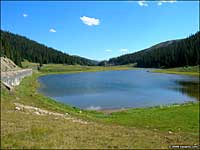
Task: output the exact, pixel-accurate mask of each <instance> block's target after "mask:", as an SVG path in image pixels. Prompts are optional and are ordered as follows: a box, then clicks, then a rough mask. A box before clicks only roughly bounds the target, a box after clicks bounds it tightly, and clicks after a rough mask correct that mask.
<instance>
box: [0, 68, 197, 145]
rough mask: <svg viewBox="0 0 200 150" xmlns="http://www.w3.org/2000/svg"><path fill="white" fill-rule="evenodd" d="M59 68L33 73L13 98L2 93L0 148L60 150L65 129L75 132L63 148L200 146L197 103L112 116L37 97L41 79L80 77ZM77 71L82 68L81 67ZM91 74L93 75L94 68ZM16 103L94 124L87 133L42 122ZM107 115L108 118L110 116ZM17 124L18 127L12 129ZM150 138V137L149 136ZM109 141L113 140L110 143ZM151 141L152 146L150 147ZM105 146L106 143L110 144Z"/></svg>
mask: <svg viewBox="0 0 200 150" xmlns="http://www.w3.org/2000/svg"><path fill="white" fill-rule="evenodd" d="M55 66H56V65H55ZM55 66H53V67H52V66H51V68H52V69H54V71H55V69H58V68H59V67H57V68H56V67H55ZM44 69H45V68H44ZM59 69H60V70H59V71H57V72H56V71H55V72H54V71H53V70H51V71H49V70H50V68H49V69H47V70H48V71H47V70H46V71H44V70H41V72H40V73H34V74H33V75H32V76H31V77H27V78H25V79H23V81H22V83H21V84H20V85H19V86H18V87H17V88H16V89H15V91H14V92H13V93H10V92H9V91H7V90H6V89H1V93H2V95H1V98H2V99H1V104H2V106H4V107H3V108H2V110H1V113H2V119H3V120H2V121H3V124H2V127H3V128H4V131H3V133H2V136H3V137H4V138H3V140H2V147H4V148H5V147H7V146H11V147H18V148H21V147H24V148H31V147H32V148H33V147H34V146H35V147H36V148H37V147H42V146H43V147H49V148H50V147H52V146H51V145H52V143H53V144H54V145H55V146H54V148H58V145H62V144H63V143H62V140H61V139H60V138H59V136H58V135H63V134H64V133H63V130H64V129H65V130H68V129H66V128H67V127H66V124H68V126H69V127H70V130H69V131H70V132H71V136H67V135H66V136H65V135H63V137H62V138H63V140H64V141H70V143H65V144H63V146H65V148H66V147H68V148H70V147H71V148H81V147H82V148H83V147H85V148H92V147H94V146H95V147H99V148H108V147H107V146H110V147H113V146H116V147H118V148H133V147H134V148H141V147H143V148H145V147H146V148H147V147H148V148H149V147H151V148H156V147H157V148H167V147H168V146H169V145H173V144H177V145H181V144H182V145H185V144H188V145H194V144H197V145H198V144H199V143H198V139H199V134H198V133H199V124H198V121H199V102H197V103H188V104H183V105H180V106H173V105H172V106H171V107H162V108H161V107H153V108H136V109H134V108H132V109H131V108H130V109H127V110H123V111H121V112H118V111H117V112H116V111H115V110H109V111H108V112H106V113H103V112H97V111H92V110H91V111H87V110H81V109H78V108H73V107H71V106H68V105H65V104H62V103H59V102H56V101H54V100H52V99H50V98H48V97H46V96H44V95H42V94H40V93H38V92H37V88H38V87H39V86H40V84H39V83H38V82H37V78H38V77H39V76H41V75H47V74H52V73H53V72H54V73H59V72H61V73H64V72H65V73H68V72H70V73H72V72H73V73H76V72H78V71H81V70H78V71H77V70H73V67H70V68H65V70H64V71H63V70H62V69H61V67H60V68H59ZM79 69H81V67H80V68H79ZM106 69H107V68H106ZM109 69H110V68H109ZM109 69H108V70H109ZM115 69H116V68H115ZM119 69H120V68H119ZM129 69H130V68H129ZM61 70H62V71H61ZM66 70H68V71H66ZM96 70H100V69H96ZM82 71H83V72H85V71H86V69H85V68H84V69H83V70H82ZM90 71H94V68H93V70H92V69H91V70H90ZM16 102H17V103H21V104H24V105H31V106H34V107H38V108H43V109H45V110H48V111H51V112H57V113H62V114H66V113H68V114H69V115H70V116H73V117H75V118H80V119H83V120H86V121H89V122H93V123H94V125H89V128H87V129H86V128H85V127H83V125H79V124H73V123H71V122H68V121H67V122H66V121H64V120H62V119H56V120H55V119H54V118H52V117H45V118H44V117H42V116H35V115H32V114H29V115H27V114H25V113H23V112H21V113H18V112H16V111H13V109H14V105H13V103H16ZM107 113H109V115H108V114H107ZM182 114H184V115H182ZM14 116H15V118H14ZM28 120H32V123H31V124H30V122H28ZM53 120H55V121H53ZM13 121H14V124H12V123H13ZM169 122H170V123H169ZM185 122H187V123H185ZM38 123H39V126H38ZM16 125H18V126H16ZM54 126H56V127H57V129H56V130H55V131H54V130H52V129H53V127H54ZM118 126H119V128H118ZM51 127H52V128H51ZM14 128H15V130H14ZM77 128H79V129H80V130H79V133H77V132H75V131H76V130H77ZM90 129H91V130H90ZM97 129H98V130H99V132H95V134H94V131H96V130H97ZM19 131H20V132H19ZM21 131H24V132H25V131H31V132H25V133H26V135H27V136H29V137H31V138H33V139H34V142H32V143H30V140H29V139H26V138H24V136H23V132H21ZM105 131H109V132H105ZM117 133H119V134H120V136H116V137H115V136H114V135H115V134H117ZM43 134H45V136H46V137H48V136H51V139H50V140H47V139H46V140H45V141H46V142H44V143H45V145H42V144H44V143H42V142H41V141H43V139H42V137H43ZM88 134H89V135H90V136H92V137H93V136H94V137H96V138H93V139H90V138H89V136H87V135H88ZM146 134H148V136H147V135H146ZM76 136H78V137H81V139H86V140H87V141H89V140H91V143H87V142H85V143H84V142H82V141H79V139H77V138H74V139H69V138H70V137H76ZM106 137H109V138H108V139H107V140H106ZM111 137H112V140H111ZM120 137H121V138H120ZM123 137H127V138H123ZM166 137H167V138H166ZM150 138H151V139H150ZM16 139H17V140H16ZM95 139H96V140H95ZM97 139H98V140H97ZM129 139H134V140H129ZM137 139H138V140H137ZM156 139H159V140H156ZM177 139H178V140H177ZM152 140H153V141H154V143H152ZM7 141H9V142H7ZM22 141H24V142H22ZM77 141H79V143H82V146H81V145H80V144H78V145H76V144H74V143H75V142H77ZM105 141H108V142H109V144H107V143H106V142H105ZM36 143H38V144H36ZM102 143H103V144H102ZM122 143H124V144H122ZM106 145H107V146H106ZM150 145H151V146H150Z"/></svg>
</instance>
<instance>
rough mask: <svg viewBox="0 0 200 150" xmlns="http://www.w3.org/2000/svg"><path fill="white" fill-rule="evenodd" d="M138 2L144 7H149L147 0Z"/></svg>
mask: <svg viewBox="0 0 200 150" xmlns="http://www.w3.org/2000/svg"><path fill="white" fill-rule="evenodd" d="M138 4H139V5H140V6H141V7H143V6H145V7H147V6H148V4H147V2H146V1H144V0H142V1H138Z"/></svg>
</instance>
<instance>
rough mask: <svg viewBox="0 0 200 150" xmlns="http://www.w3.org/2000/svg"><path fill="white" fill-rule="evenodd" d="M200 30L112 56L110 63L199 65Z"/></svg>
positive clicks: (162, 65) (140, 65)
mask: <svg viewBox="0 0 200 150" xmlns="http://www.w3.org/2000/svg"><path fill="white" fill-rule="evenodd" d="M199 45H200V32H197V33H196V34H194V35H191V36H190V37H188V38H185V39H180V40H172V41H167V42H162V43H160V44H157V45H154V46H152V47H150V48H148V49H144V50H142V51H138V52H135V53H132V54H126V55H122V56H119V57H116V58H112V59H110V60H109V61H108V64H112V65H124V64H129V63H137V66H138V67H151V68H152V67H154V68H160V67H165V68H171V67H181V66H187V65H190V66H194V65H199V58H200V47H199Z"/></svg>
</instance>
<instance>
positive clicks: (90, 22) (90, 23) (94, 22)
mask: <svg viewBox="0 0 200 150" xmlns="http://www.w3.org/2000/svg"><path fill="white" fill-rule="evenodd" d="M80 19H81V20H82V21H83V23H84V24H86V25H88V26H97V25H99V24H100V20H99V19H96V18H90V17H87V16H83V17H80Z"/></svg>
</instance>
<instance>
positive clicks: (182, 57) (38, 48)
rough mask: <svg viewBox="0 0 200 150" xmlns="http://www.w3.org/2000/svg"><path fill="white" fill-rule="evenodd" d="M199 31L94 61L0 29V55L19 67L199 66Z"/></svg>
mask: <svg viewBox="0 0 200 150" xmlns="http://www.w3.org/2000/svg"><path fill="white" fill-rule="evenodd" d="M199 45H200V32H197V33H195V34H193V35H191V36H189V37H187V38H185V39H179V40H171V41H166V42H162V43H160V44H157V45H154V46H152V47H150V48H147V49H144V50H141V51H138V52H135V53H132V54H126V55H122V56H119V57H116V58H111V59H109V60H108V61H102V62H99V63H98V62H97V61H94V60H90V59H86V58H83V57H79V56H72V55H69V54H66V53H63V52H61V51H59V50H56V49H53V48H51V47H47V46H45V45H43V44H39V43H38V42H36V41H33V40H30V39H28V38H26V37H23V36H20V35H17V34H13V33H10V32H6V31H2V30H1V56H6V57H8V58H10V59H11V60H13V61H14V62H15V63H16V64H17V65H18V66H21V62H22V61H23V60H24V59H26V60H28V61H30V62H36V63H39V64H40V65H42V64H48V63H54V64H69V65H75V64H79V65H97V64H98V65H99V66H106V65H109V66H111V65H126V64H137V67H144V68H173V67H182V66H195V65H199V59H200V46H199Z"/></svg>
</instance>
